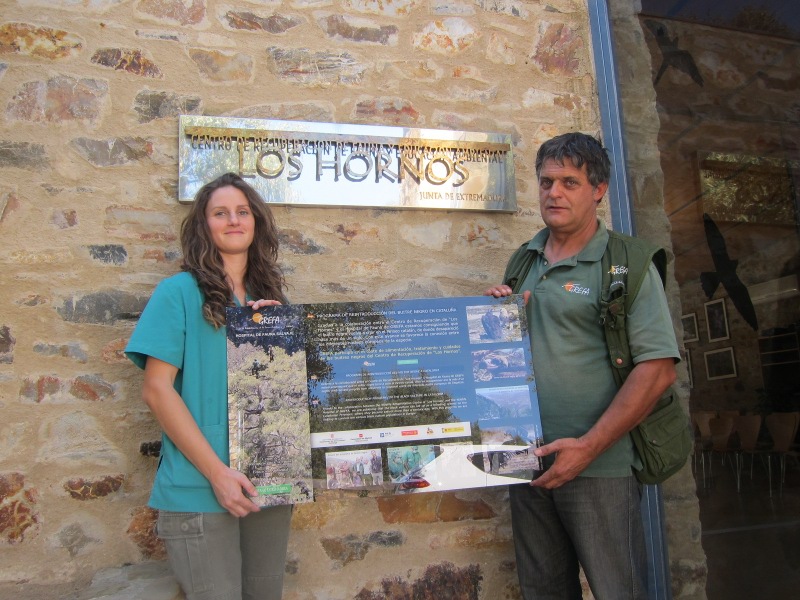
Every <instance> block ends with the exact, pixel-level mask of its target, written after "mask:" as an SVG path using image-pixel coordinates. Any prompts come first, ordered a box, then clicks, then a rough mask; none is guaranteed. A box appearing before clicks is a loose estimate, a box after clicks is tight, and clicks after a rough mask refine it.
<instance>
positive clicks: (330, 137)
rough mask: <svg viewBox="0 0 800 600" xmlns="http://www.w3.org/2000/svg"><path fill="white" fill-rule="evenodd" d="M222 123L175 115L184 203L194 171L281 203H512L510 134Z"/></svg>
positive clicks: (194, 183) (479, 206)
mask: <svg viewBox="0 0 800 600" xmlns="http://www.w3.org/2000/svg"><path fill="white" fill-rule="evenodd" d="M190 120H195V122H191V121H190ZM220 120H222V118H220V117H181V129H182V131H181V173H180V175H181V186H180V187H181V197H180V199H181V200H182V201H191V199H192V198H191V197H187V194H189V193H190V192H191V188H197V189H199V187H200V185H202V183H204V181H203V180H200V179H199V176H200V175H202V177H203V179H204V180H205V181H207V180H209V179H211V178H213V177H209V174H210V173H213V172H215V171H219V173H220V174H221V173H223V172H225V171H233V172H236V173H238V174H239V175H241V176H242V177H245V178H248V181H250V183H251V184H253V185H254V187H256V188H257V189H258V190H259V191H260V192H261V193H262V195H263V196H264V197H265V200H266V201H267V202H273V203H279V204H308V205H317V206H320V205H336V206H341V205H351V206H379V207H402V208H447V209H472V210H499V211H511V210H514V209H515V198H514V181H513V160H512V158H511V144H510V140H509V139H507V138H508V136H503V135H501V134H482V133H469V132H452V131H443V130H409V129H402V128H395V127H374V126H364V125H348V126H345V125H330V124H321V123H303V122H292V121H282V122H276V121H267V122H264V121H258V120H255V119H235V121H238V123H219V122H218V121H220ZM215 121H216V122H215ZM225 121H229V119H225ZM222 125H224V126H222ZM265 125H268V127H265ZM278 127H280V129H279V128H278ZM347 130H352V131H351V132H348V131H347ZM331 184H336V185H331ZM368 184H371V187H366V186H367V185H368ZM195 191H196V189H195ZM192 195H193V194H192Z"/></svg>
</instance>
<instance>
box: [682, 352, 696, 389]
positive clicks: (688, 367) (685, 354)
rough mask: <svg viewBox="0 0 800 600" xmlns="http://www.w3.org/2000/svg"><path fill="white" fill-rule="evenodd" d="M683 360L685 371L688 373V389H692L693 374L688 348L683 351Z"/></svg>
mask: <svg viewBox="0 0 800 600" xmlns="http://www.w3.org/2000/svg"><path fill="white" fill-rule="evenodd" d="M683 360H684V361H685V362H686V371H687V372H688V373H689V387H690V388H693V387H694V373H693V372H692V354H691V352H689V349H688V348H685V349H684V351H683Z"/></svg>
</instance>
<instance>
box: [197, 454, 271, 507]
mask: <svg viewBox="0 0 800 600" xmlns="http://www.w3.org/2000/svg"><path fill="white" fill-rule="evenodd" d="M208 480H209V482H210V483H211V487H212V489H213V490H214V495H215V496H216V497H217V502H219V503H220V505H221V506H222V508H224V509H225V510H227V511H228V512H229V513H231V514H232V515H233V516H234V517H246V516H247V515H249V514H250V513H253V512H258V511H259V510H260V509H259V507H258V505H256V504H255V503H254V502H253V501H252V500H251V499H250V498H248V497H247V496H256V495H258V492H257V491H256V488H255V486H254V485H253V484H252V482H251V481H250V480H249V479H248V478H247V477H245V476H244V474H242V473H240V472H239V471H236V470H235V469H231V468H230V467H228V466H226V465H224V464H222V463H220V465H219V468H218V469H217V470H215V471H214V473H213V474H212V475H211V477H209V479H208ZM245 494H247V495H245Z"/></svg>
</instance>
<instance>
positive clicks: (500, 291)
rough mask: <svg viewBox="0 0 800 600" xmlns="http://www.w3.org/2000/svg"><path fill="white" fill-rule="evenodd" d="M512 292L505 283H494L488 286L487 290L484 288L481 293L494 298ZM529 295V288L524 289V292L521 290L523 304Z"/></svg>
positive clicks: (526, 301) (508, 294)
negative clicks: (494, 284)
mask: <svg viewBox="0 0 800 600" xmlns="http://www.w3.org/2000/svg"><path fill="white" fill-rule="evenodd" d="M513 293H514V292H513V291H512V290H511V288H510V287H508V286H507V285H496V286H494V287H490V288H489V289H488V290H485V291H484V292H483V295H484V296H494V297H495V298H503V297H505V296H510V295H511V294H513ZM530 297H531V292H530V290H525V291H524V292H522V299H523V300H524V301H525V304H527V303H528V300H529V299H530Z"/></svg>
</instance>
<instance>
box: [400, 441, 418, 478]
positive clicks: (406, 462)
mask: <svg viewBox="0 0 800 600" xmlns="http://www.w3.org/2000/svg"><path fill="white" fill-rule="evenodd" d="M421 464H422V455H421V454H420V453H419V448H418V447H417V446H414V447H412V448H411V450H406V452H405V454H403V473H404V474H406V475H407V474H408V473H410V472H411V471H413V470H414V469H416V468H417V467H418V466H420V465H421Z"/></svg>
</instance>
